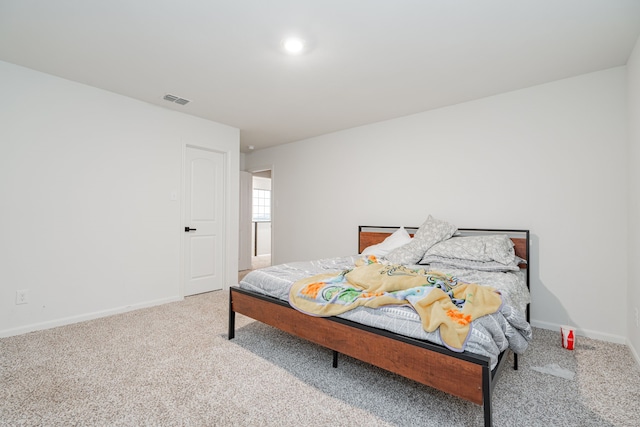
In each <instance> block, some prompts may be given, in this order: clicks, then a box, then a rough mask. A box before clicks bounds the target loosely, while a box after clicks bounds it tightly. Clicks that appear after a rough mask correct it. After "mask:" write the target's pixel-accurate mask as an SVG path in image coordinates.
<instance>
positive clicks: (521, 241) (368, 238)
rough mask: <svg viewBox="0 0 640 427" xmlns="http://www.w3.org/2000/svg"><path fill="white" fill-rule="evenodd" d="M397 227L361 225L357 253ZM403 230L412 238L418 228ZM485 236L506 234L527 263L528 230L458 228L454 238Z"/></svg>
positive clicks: (382, 238) (525, 265)
mask: <svg viewBox="0 0 640 427" xmlns="http://www.w3.org/2000/svg"><path fill="white" fill-rule="evenodd" d="M398 228H400V226H397V227H387V226H382V227H376V226H367V225H361V226H359V227H358V253H362V251H363V250H364V249H365V248H366V247H368V246H371V245H375V244H378V243H381V242H382V241H383V240H384V239H386V238H387V237H389V236H390V235H391V234H393V232H394V231H396V230H397V229H398ZM405 230H407V232H408V233H409V234H410V235H411V236H412V237H413V234H414V233H415V232H416V231H417V230H418V227H405ZM487 234H506V235H507V236H509V237H510V238H511V241H513V244H514V249H515V252H516V255H517V256H519V257H520V258H522V259H524V260H525V261H527V262H529V230H501V229H480V228H459V229H458V233H457V234H456V236H478V235H487ZM520 267H521V268H527V264H520Z"/></svg>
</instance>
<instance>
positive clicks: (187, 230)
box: [184, 227, 196, 233]
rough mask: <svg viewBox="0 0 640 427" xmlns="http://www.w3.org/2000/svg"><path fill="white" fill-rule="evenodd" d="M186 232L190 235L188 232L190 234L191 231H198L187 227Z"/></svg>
mask: <svg viewBox="0 0 640 427" xmlns="http://www.w3.org/2000/svg"><path fill="white" fill-rule="evenodd" d="M184 231H185V233H188V232H190V231H196V229H195V228H189V227H185V228H184Z"/></svg>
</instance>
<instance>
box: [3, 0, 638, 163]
mask: <svg viewBox="0 0 640 427" xmlns="http://www.w3.org/2000/svg"><path fill="white" fill-rule="evenodd" d="M288 34H298V35H300V36H301V37H303V38H305V39H306V40H307V43H308V45H309V46H310V49H309V50H308V51H307V52H306V53H305V54H303V55H301V56H287V55H285V54H284V53H282V51H281V50H280V42H281V40H282V38H283V37H285V36H286V35H288ZM639 35H640V0H518V1H514V0H290V1H285V0H0V60H4V61H7V62H11V63H15V64H18V65H22V66H25V67H29V68H32V69H35V70H39V71H43V72H46V73H50V74H53V75H56V76H60V77H63V78H66V79H69V80H74V81H77V82H81V83H85V84H88V85H91V86H95V87H98V88H102V89H105V90H108V91H111V92H115V93H119V94H122V95H126V96H129V97H132V98H136V99H140V100H143V101H146V102H149V103H151V104H156V105H159V106H162V107H165V108H170V109H174V110H177V111H182V112H185V113H187V114H192V115H194V116H199V117H204V118H207V119H210V120H213V121H216V122H219V123H224V124H227V125H230V126H234V127H238V128H240V130H241V149H242V151H247V146H248V145H254V146H255V147H256V149H259V148H264V147H268V146H272V145H277V144H282V143H287V142H291V141H296V140H300V139H304V138H308V137H313V136H317V135H321V134H325V133H329V132H334V131H337V130H341V129H346V128H351V127H354V126H359V125H363V124H368V123H373V122H377V121H381V120H386V119H390V118H394V117H400V116H405V115H408V114H413V113H417V112H421V111H426V110H429V109H433V108H438V107H442V106H445V105H451V104H456V103H459V102H464V101H468V100H472V99H478V98H482V97H485V96H489V95H493V94H498V93H503V92H507V91H511V90H515V89H519V88H524V87H529V86H532V85H537V84H541V83H545V82H549V81H553V80H557V79H562V78H566V77H571V76H575V75H579V74H583V73H588V72H592V71H597V70H602V69H606V68H610V67H615V66H620V65H624V64H625V63H626V62H627V59H628V57H629V55H630V53H631V51H632V49H633V47H634V45H635V43H636V40H637V39H638V36H639ZM0 84H1V83H0ZM167 93H170V94H173V95H176V96H179V97H182V98H186V99H189V100H191V102H190V103H189V104H187V105H186V106H180V105H177V104H171V103H169V102H167V101H164V100H163V99H162V97H163V96H164V95H165V94H167Z"/></svg>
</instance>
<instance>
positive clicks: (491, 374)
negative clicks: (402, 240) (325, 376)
mask: <svg viewBox="0 0 640 427" xmlns="http://www.w3.org/2000/svg"><path fill="white" fill-rule="evenodd" d="M398 228H399V227H369V226H360V227H359V228H358V253H361V252H362V250H363V249H364V248H366V247H368V246H370V245H373V244H376V243H380V242H382V241H383V240H384V239H385V238H386V237H387V236H389V235H391V234H392V233H393V232H394V231H395V230H397V229H398ZM406 229H407V231H409V233H412V232H415V230H417V227H411V228H406ZM458 231H459V233H460V234H461V235H478V234H507V235H509V237H510V238H511V240H512V241H513V242H514V244H515V251H516V255H517V256H519V257H520V258H522V259H524V260H526V261H527V263H526V264H521V265H520V267H521V269H524V270H525V273H526V282H527V287H528V286H529V269H528V268H527V266H528V265H530V262H531V261H530V258H529V255H530V253H529V231H528V230H499V229H459V230H458ZM236 313H240V314H243V315H245V316H248V317H251V318H253V319H255V320H258V321H260V322H263V323H265V324H267V325H270V326H273V327H275V328H278V329H280V330H282V331H285V332H288V333H290V334H292V335H295V336H297V337H300V338H303V339H306V340H308V341H311V342H314V343H316V344H319V345H321V346H323V347H326V348H329V349H331V350H332V351H333V366H334V368H335V367H337V364H338V354H339V353H342V354H346V355H348V356H351V357H353V358H355V359H358V360H361V361H364V362H367V363H370V364H372V365H375V366H378V367H380V368H382V369H386V370H388V371H391V372H393V373H396V374H398V375H401V376H403V377H406V378H409V379H412V380H414V381H417V382H419V383H422V384H425V385H428V386H430V387H433V388H436V389H438V390H441V391H443V392H445V393H449V394H452V395H455V396H458V397H460V398H462V399H465V400H468V401H470V402H473V403H476V404H478V405H482V406H483V408H484V424H485V426H490V425H491V423H492V420H491V417H492V411H491V395H492V392H493V388H494V387H495V384H496V382H497V380H498V378H499V376H500V373H501V371H502V369H503V368H504V366H505V365H506V364H507V359H508V357H507V356H508V353H510V352H511V350H506V351H504V352H502V353H501V354H500V355H499V357H498V362H497V364H496V366H495V368H494V369H493V370H491V364H490V359H489V357H486V356H481V355H477V354H474V353H470V352H467V351H465V352H462V353H456V352H453V351H451V350H449V349H447V348H446V347H444V346H441V345H437V344H433V343H430V342H427V341H423V340H419V339H414V338H410V337H406V336H403V335H399V334H396V333H393V332H389V331H386V330H382V329H377V328H372V327H369V326H365V325H362V324H359V323H356V322H353V321H349V320H346V319H342V318H339V317H313V316H309V315H306V314H303V313H301V312H299V311H297V310H295V309H293V308H292V307H291V306H290V305H289V304H288V303H287V302H285V301H281V300H278V299H276V298H272V297H269V296H265V295H261V294H258V293H255V292H252V291H248V290H245V289H241V288H239V287H231V288H230V289H229V335H228V337H229V339H230V340H231V339H233V338H234V336H235V314H236ZM527 321H529V310H528V309H527ZM514 369H518V358H517V355H516V354H514ZM451 372H455V373H456V374H455V375H451Z"/></svg>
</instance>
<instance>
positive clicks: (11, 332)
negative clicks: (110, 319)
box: [0, 297, 184, 338]
mask: <svg viewBox="0 0 640 427" xmlns="http://www.w3.org/2000/svg"><path fill="white" fill-rule="evenodd" d="M183 299H184V298H182V297H170V298H162V299H157V300H153V301H145V302H141V303H138V304H133V305H127V306H124V307H116V308H112V309H108V310H102V311H95V312H93V313H85V314H80V315H77V316H69V317H64V318H61V319H55V320H49V321H46V322H41V323H34V324H31V325H26V326H20V327H18V328H13V329H5V330H3V331H0V338H6V337H12V336H15V335H22V334H26V333H28V332H33V331H41V330H44V329H51V328H57V327H58V326H65V325H70V324H72V323H78V322H84V321H86V320H93V319H99V318H101V317H107V316H113V315H114V314H120V313H126V312H128V311H133V310H139V309H141V308H148V307H154V306H156V305H162V304H167V303H170V302H176V301H182V300H183Z"/></svg>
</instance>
